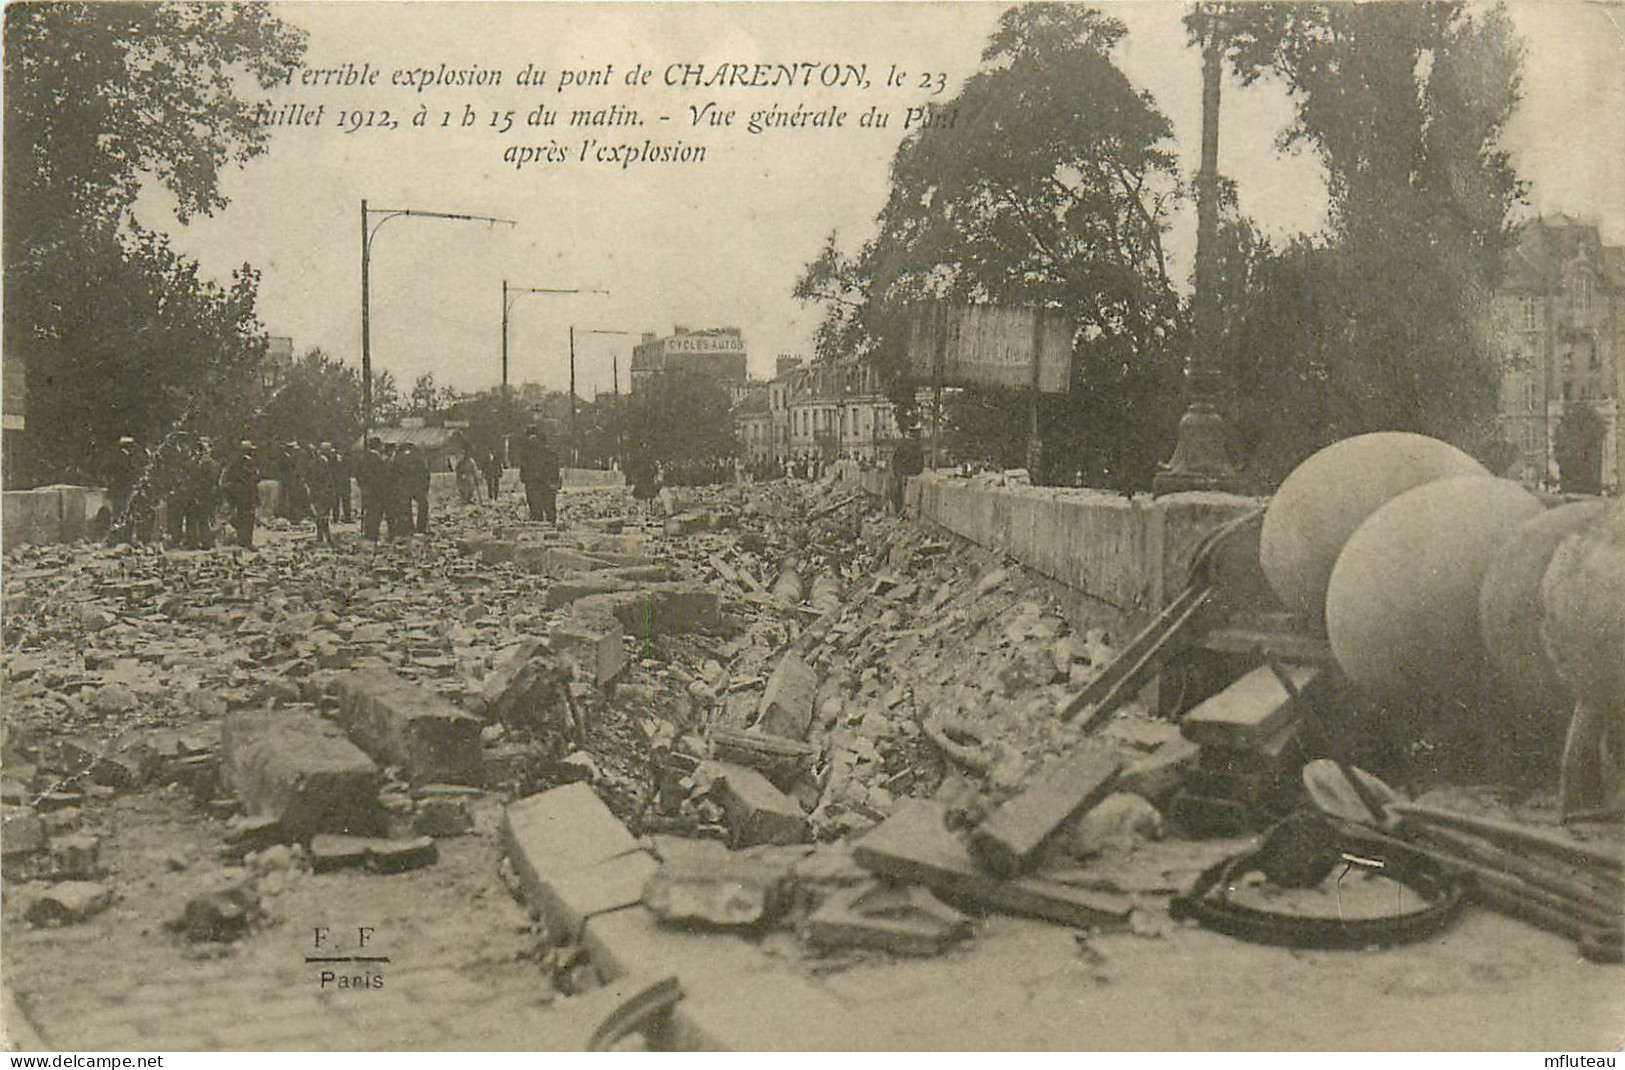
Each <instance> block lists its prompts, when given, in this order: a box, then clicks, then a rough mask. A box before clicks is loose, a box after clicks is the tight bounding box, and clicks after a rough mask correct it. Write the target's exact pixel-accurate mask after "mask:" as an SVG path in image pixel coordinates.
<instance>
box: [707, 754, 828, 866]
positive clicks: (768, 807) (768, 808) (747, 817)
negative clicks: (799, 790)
mask: <svg viewBox="0 0 1625 1070" xmlns="http://www.w3.org/2000/svg"><path fill="white" fill-rule="evenodd" d="M706 767H708V771H711V772H714V774H715V776H716V783H717V785H718V787H719V788H720V802H721V803H722V810H723V813H724V814H726V815H727V820H728V830H729V834H730V835H729V841H730V844H731V845H732V846H733V847H736V848H738V847H751V846H754V845H756V844H759V843H777V844H786V843H804V842H806V840H807V838H808V828H807V821H806V817H805V815H803V813H802V811H801V806H800V805H799V804H798V803H797V802H796V801H795V800H794V799H792V798H790V797H789V796H788V795H786V794H784V792H782V791H780V790H779V789H778V788H775V787H774V786H773V784H772V783H771V782H770V781H769V780H768V779H767V778H766V777H765V776H763V775H762V774H761V773H758V772H757V771H756V770H754V769H750V768H747V767H746V766H742V765H734V764H732V763H730V762H708V763H706Z"/></svg>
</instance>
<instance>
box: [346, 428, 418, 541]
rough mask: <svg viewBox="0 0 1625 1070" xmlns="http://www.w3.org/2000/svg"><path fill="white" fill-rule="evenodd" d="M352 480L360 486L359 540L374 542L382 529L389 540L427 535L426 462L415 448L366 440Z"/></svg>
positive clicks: (373, 439)
mask: <svg viewBox="0 0 1625 1070" xmlns="http://www.w3.org/2000/svg"><path fill="white" fill-rule="evenodd" d="M355 477H356V482H357V483H359V484H360V485H361V534H362V536H363V537H365V538H368V539H377V538H378V537H379V536H380V533H381V531H382V529H383V527H384V526H385V525H388V527H389V537H390V538H391V539H400V538H404V537H406V536H407V535H409V534H411V533H412V532H414V531H416V532H417V533H419V534H420V535H421V534H427V533H428V531H429V462H428V459H427V458H425V457H424V456H423V452H422V451H421V450H419V449H418V448H417V446H416V445H414V444H413V443H410V442H403V443H401V444H400V445H399V446H396V445H385V444H384V442H383V440H382V439H378V438H369V439H367V448H366V449H365V450H363V451H362V454H361V457H360V458H359V460H358V461H357V462H356V471H355ZM414 513H415V514H416V515H415V516H414V515H413V514H414Z"/></svg>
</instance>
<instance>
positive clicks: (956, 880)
mask: <svg viewBox="0 0 1625 1070" xmlns="http://www.w3.org/2000/svg"><path fill="white" fill-rule="evenodd" d="M946 819H947V809H946V807H944V806H943V805H942V804H941V803H937V802H932V801H930V800H927V799H903V800H901V801H900V802H899V803H898V805H897V807H896V809H895V810H893V811H892V815H891V816H890V817H888V818H887V819H886V820H885V821H884V822H882V823H881V824H880V825H879V826H877V827H876V828H875V829H874V830H873V831H871V832H869V833H868V834H867V835H865V836H864V837H863V839H861V840H859V841H858V843H857V845H856V846H855V848H854V849H853V856H854V857H855V858H856V859H857V860H858V863H859V864H860V865H862V866H863V867H864V868H865V869H868V870H869V871H870V872H871V873H875V874H877V875H879V876H882V877H888V878H891V879H892V880H896V881H902V882H906V883H914V884H923V885H925V886H926V887H927V888H930V889H931V890H932V891H934V892H936V893H937V894H939V895H943V896H949V897H952V898H954V899H956V900H957V899H965V900H968V901H970V902H973V903H977V904H980V905H982V906H986V907H989V908H991V909H994V910H1000V911H1004V912H1006V913H1010V914H1024V915H1028V916H1030V917H1035V918H1043V919H1045V920H1047V921H1055V922H1059V923H1061V924H1063V925H1075V926H1080V927H1082V926H1095V925H1126V924H1127V923H1128V917H1129V914H1130V913H1131V912H1132V910H1133V901H1132V900H1131V899H1130V898H1129V897H1128V896H1125V895H1114V894H1110V893H1106V892H1096V891H1092V890H1088V889H1083V888H1076V887H1073V886H1070V885H1065V884H1061V883H1059V882H1056V881H1051V880H1045V879H1043V878H1041V877H1018V878H1016V879H1014V880H1001V879H999V878H998V877H995V876H992V875H991V874H988V873H984V872H982V871H981V870H979V869H978V868H977V867H976V864H975V863H974V862H973V861H972V860H971V855H970V852H969V851H968V850H967V849H966V848H965V845H964V844H963V843H961V842H960V840H959V838H958V837H957V836H955V835H954V834H953V833H952V832H951V831H950V830H949V829H948V827H947V824H946Z"/></svg>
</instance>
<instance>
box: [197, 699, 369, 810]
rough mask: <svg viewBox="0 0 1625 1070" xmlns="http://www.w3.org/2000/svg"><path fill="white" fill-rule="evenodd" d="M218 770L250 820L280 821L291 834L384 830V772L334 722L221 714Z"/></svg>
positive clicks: (287, 714) (305, 716)
mask: <svg viewBox="0 0 1625 1070" xmlns="http://www.w3.org/2000/svg"><path fill="white" fill-rule="evenodd" d="M221 752H222V755H223V760H222V762H221V774H222V777H223V778H224V780H225V783H226V787H227V788H229V789H230V790H231V791H232V792H233V793H234V794H235V795H236V796H237V798H238V799H240V800H241V801H242V804H243V807H244V809H245V811H246V812H247V813H248V814H249V815H250V816H254V817H274V818H277V819H279V821H280V823H281V826H282V828H283V830H284V831H285V832H286V833H287V835H288V836H289V837H290V838H292V839H297V840H304V839H306V838H308V837H309V836H310V835H311V834H313V833H316V832H348V833H356V834H367V833H372V832H375V831H382V829H383V826H384V815H383V812H382V811H381V810H380V809H379V807H378V787H379V782H380V780H381V779H382V774H381V772H380V770H379V768H378V766H377V765H376V764H375V763H374V762H373V760H372V759H371V758H369V757H367V755H366V754H365V753H364V752H362V750H361V749H360V748H359V747H357V746H356V745H355V744H354V743H351V742H350V741H349V740H348V739H346V738H345V736H344V733H343V732H342V731H340V730H339V729H338V728H337V727H336V726H335V725H332V724H330V723H328V722H327V721H325V720H323V719H322V718H320V717H318V716H316V715H315V714H311V713H306V712H304V711H284V712H276V713H267V712H242V713H234V714H231V715H230V716H228V717H227V718H226V722H225V727H224V730H223V732H222V735H221Z"/></svg>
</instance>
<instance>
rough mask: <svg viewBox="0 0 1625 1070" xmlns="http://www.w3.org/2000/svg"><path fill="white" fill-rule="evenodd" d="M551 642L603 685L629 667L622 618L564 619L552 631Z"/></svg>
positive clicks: (596, 682)
mask: <svg viewBox="0 0 1625 1070" xmlns="http://www.w3.org/2000/svg"><path fill="white" fill-rule="evenodd" d="M548 641H549V642H550V643H552V645H553V649H554V650H556V651H558V653H559V656H560V657H561V658H564V659H566V660H568V661H571V662H574V663H575V664H576V665H578V666H579V667H580V668H581V669H582V671H584V672H585V673H586V674H587V678H588V679H590V680H591V681H592V682H593V683H595V684H597V685H598V686H599V687H603V686H605V685H606V684H608V683H610V682H611V681H613V680H614V679H615V678H616V677H617V676H619V675H620V674H621V673H622V671H624V670H625V668H626V642H625V640H624V639H623V638H622V634H621V623H620V621H617V620H611V621H593V620H590V619H575V620H566V621H561V622H559V623H558V624H557V625H555V626H554V628H553V630H552V631H551V632H550V633H548Z"/></svg>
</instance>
